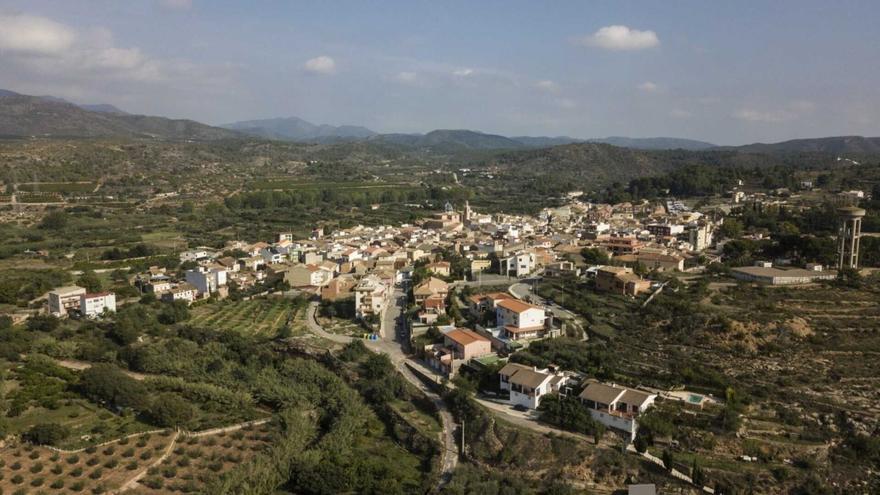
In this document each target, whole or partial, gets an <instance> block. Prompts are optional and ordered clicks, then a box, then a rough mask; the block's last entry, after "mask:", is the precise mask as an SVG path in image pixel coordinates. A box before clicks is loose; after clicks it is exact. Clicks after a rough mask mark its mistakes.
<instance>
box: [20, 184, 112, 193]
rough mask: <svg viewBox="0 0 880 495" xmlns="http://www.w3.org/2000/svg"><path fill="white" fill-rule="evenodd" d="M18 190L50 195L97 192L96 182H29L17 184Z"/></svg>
mask: <svg viewBox="0 0 880 495" xmlns="http://www.w3.org/2000/svg"><path fill="white" fill-rule="evenodd" d="M16 189H17V190H18V191H21V192H49V193H55V192H57V193H89V192H92V191H94V190H95V183H94V182H27V183H23V184H17V185H16Z"/></svg>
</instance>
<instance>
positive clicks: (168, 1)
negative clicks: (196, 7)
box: [159, 0, 193, 10]
mask: <svg viewBox="0 0 880 495" xmlns="http://www.w3.org/2000/svg"><path fill="white" fill-rule="evenodd" d="M159 4H160V5H162V6H163V7H165V8H168V9H173V10H189V9H191V8H192V6H193V0H159Z"/></svg>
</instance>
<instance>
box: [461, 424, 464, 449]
mask: <svg viewBox="0 0 880 495" xmlns="http://www.w3.org/2000/svg"><path fill="white" fill-rule="evenodd" d="M461 455H462V456H464V418H461Z"/></svg>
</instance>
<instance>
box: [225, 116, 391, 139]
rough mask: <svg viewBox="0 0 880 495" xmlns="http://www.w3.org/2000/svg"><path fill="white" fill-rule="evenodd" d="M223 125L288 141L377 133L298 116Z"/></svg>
mask: <svg viewBox="0 0 880 495" xmlns="http://www.w3.org/2000/svg"><path fill="white" fill-rule="evenodd" d="M221 127H223V128H226V129H231V130H235V131H239V132H242V133H245V134H250V135H252V136H258V137H263V138H267V139H283V140H287V141H311V142H332V141H339V140H356V139H365V138H368V137H371V136H374V135H375V134H376V133H375V132H373V131H371V130H370V129H367V128H366V127H361V126H355V125H342V126H332V125H316V124H313V123H311V122H308V121H306V120H303V119H301V118H298V117H287V118H277V119H261V120H246V121H241V122H233V123H231V124H224V125H222V126H221Z"/></svg>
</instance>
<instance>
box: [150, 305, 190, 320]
mask: <svg viewBox="0 0 880 495" xmlns="http://www.w3.org/2000/svg"><path fill="white" fill-rule="evenodd" d="M158 318H159V323H162V324H164V325H173V324H175V323H180V322H182V321H186V320H188V319H189V306H188V305H187V304H186V301H174V302H170V303H167V304H165V305H164V306H163V308H162V311H160V312H159V317H158Z"/></svg>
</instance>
